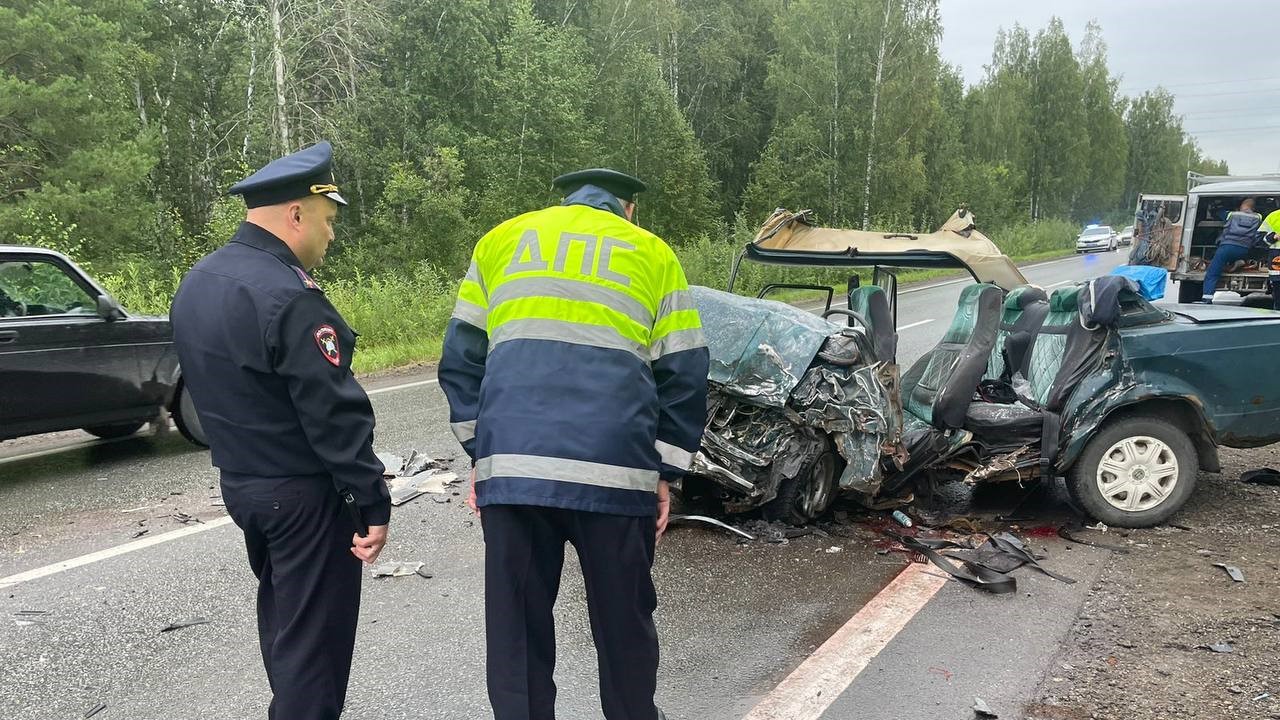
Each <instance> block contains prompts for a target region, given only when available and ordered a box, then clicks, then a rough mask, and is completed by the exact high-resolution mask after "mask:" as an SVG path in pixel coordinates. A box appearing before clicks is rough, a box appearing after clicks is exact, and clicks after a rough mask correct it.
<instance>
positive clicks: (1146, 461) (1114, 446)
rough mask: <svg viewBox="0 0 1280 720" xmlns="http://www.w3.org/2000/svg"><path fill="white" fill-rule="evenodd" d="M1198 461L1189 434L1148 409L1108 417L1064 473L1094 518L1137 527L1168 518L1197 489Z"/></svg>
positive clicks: (1069, 486) (1073, 493)
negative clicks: (1125, 415)
mask: <svg viewBox="0 0 1280 720" xmlns="http://www.w3.org/2000/svg"><path fill="white" fill-rule="evenodd" d="M1199 468H1200V463H1199V458H1198V456H1197V455H1196V448H1195V445H1194V444H1193V443H1192V442H1191V438H1189V437H1187V434H1186V433H1185V432H1183V431H1182V430H1181V429H1180V428H1178V427H1177V426H1176V425H1174V424H1173V423H1171V422H1169V421H1167V420H1164V419H1161V418H1158V417H1152V416H1147V415H1136V416H1129V417H1124V418H1120V419H1118V420H1114V421H1111V422H1109V423H1107V424H1106V425H1105V426H1103V428H1102V430H1101V431H1100V432H1099V433H1098V434H1097V435H1095V436H1094V437H1093V439H1092V440H1090V441H1089V444H1088V445H1086V446H1085V449H1084V452H1083V453H1082V454H1081V455H1080V459H1079V460H1078V461H1077V462H1076V464H1075V466H1074V467H1072V468H1071V472H1070V473H1069V474H1068V476H1067V489H1068V490H1069V491H1070V492H1071V496H1072V498H1073V499H1074V500H1075V501H1076V503H1077V504H1079V505H1080V506H1081V507H1082V508H1083V509H1084V511H1085V512H1086V513H1087V514H1088V515H1089V516H1090V517H1092V518H1093V519H1094V520H1098V521H1101V522H1102V523H1104V524H1107V525H1111V526H1114V527H1127V528H1140V527H1151V526H1152V525H1158V524H1160V523H1162V522H1164V521H1165V520H1168V519H1169V518H1170V517H1171V516H1172V515H1173V514H1174V513H1175V512H1177V511H1178V509H1179V508H1181V507H1182V505H1183V503H1185V502H1186V501H1187V498H1189V497H1191V492H1192V490H1194V489H1195V484H1196V474H1197V473H1198V472H1199Z"/></svg>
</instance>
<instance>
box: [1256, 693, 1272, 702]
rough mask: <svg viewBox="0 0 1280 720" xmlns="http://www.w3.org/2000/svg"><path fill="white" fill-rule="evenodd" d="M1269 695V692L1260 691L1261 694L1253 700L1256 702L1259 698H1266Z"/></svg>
mask: <svg viewBox="0 0 1280 720" xmlns="http://www.w3.org/2000/svg"><path fill="white" fill-rule="evenodd" d="M1269 697H1271V693H1262V694H1261V695H1259V696H1257V697H1255V698H1254V699H1253V701H1254V702H1258V701H1259V700H1266V699H1267V698H1269Z"/></svg>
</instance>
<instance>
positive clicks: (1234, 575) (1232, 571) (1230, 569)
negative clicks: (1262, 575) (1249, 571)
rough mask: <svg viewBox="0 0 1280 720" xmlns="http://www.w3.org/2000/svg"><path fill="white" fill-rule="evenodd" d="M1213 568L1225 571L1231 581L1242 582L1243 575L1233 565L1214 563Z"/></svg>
mask: <svg viewBox="0 0 1280 720" xmlns="http://www.w3.org/2000/svg"><path fill="white" fill-rule="evenodd" d="M1213 566H1214V567H1216V568H1222V569H1223V570H1225V571H1226V573H1227V574H1228V575H1230V576H1231V579H1232V580H1234V581H1236V582H1244V573H1242V572H1240V568H1238V567H1236V566H1235V565H1228V564H1226V563H1214V564H1213Z"/></svg>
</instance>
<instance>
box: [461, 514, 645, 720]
mask: <svg viewBox="0 0 1280 720" xmlns="http://www.w3.org/2000/svg"><path fill="white" fill-rule="evenodd" d="M480 520H481V524H482V526H483V527H484V543H485V572H484V578H485V579H484V590H485V592H484V596H485V628H486V636H487V644H488V684H489V702H490V704H491V705H492V706H493V714H494V718H495V720H552V719H553V718H555V699H556V686H555V682H554V681H553V680H552V671H553V669H554V668H555V661H556V657H555V655H556V639H555V627H554V619H553V617H552V612H551V610H552V606H554V605H555V601H556V595H557V593H558V592H559V590H560V571H561V567H562V566H563V564H564V545H565V542H569V543H572V544H573V547H574V548H575V549H576V550H577V552H578V560H579V562H580V564H581V566H582V575H583V579H584V580H585V582H586V590H587V609H588V612H589V613H590V616H591V635H592V637H593V638H594V639H595V645H596V656H597V660H598V663H599V671H600V701H601V706H602V708H603V709H604V715H605V717H606V718H608V720H655V719H656V718H657V717H658V711H657V709H656V708H655V707H654V704H653V695H654V692H655V690H656V689H657V673H658V633H657V630H656V629H655V628H654V625H653V611H654V609H655V608H656V607H657V605H658V598H657V593H656V592H655V590H654V587H653V577H652V574H651V570H652V568H653V556H654V543H655V537H654V519H653V517H652V516H650V517H629V516H624V515H608V514H604V513H593V512H585V511H581V510H561V509H558V508H547V507H534V506H529V505H488V506H486V507H484V508H482V509H481V511H480Z"/></svg>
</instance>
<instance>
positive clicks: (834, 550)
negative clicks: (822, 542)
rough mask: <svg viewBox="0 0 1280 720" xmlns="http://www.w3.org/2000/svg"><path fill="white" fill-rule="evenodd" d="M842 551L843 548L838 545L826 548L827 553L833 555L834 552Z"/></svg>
mask: <svg viewBox="0 0 1280 720" xmlns="http://www.w3.org/2000/svg"><path fill="white" fill-rule="evenodd" d="M843 551H844V548H842V547H840V546H839V545H832V546H831V547H829V548H827V554H828V555H835V554H836V553H838V552H843Z"/></svg>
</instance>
